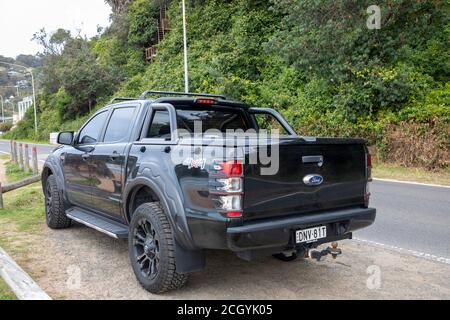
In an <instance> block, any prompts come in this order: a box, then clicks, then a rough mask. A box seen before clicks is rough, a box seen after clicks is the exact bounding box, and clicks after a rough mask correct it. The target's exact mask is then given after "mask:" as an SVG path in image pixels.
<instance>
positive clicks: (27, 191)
mask: <svg viewBox="0 0 450 320" xmlns="http://www.w3.org/2000/svg"><path fill="white" fill-rule="evenodd" d="M2 159H5V158H4V157H3V156H2ZM5 169H6V170H5V174H6V180H7V181H8V182H14V181H18V180H22V179H23V178H26V177H28V176H30V175H31V174H26V173H24V172H23V171H21V170H20V169H19V168H18V167H17V166H15V165H12V164H11V163H7V164H5ZM3 201H4V209H3V210H0V247H2V248H3V249H5V250H6V251H7V252H8V254H10V255H12V256H13V257H14V259H15V260H16V261H17V263H18V264H19V265H22V264H24V263H26V261H27V259H28V251H27V250H28V248H29V246H28V245H27V241H30V235H32V234H35V233H37V232H39V230H41V229H42V226H43V224H44V221H45V210H44V206H43V203H44V199H43V195H42V188H41V185H40V183H35V184H32V185H30V186H27V187H24V188H21V189H18V190H15V191H12V192H9V193H6V194H5V195H3ZM15 299H16V297H15V295H14V293H13V292H12V291H11V290H10V289H9V288H8V286H7V285H6V283H5V282H4V281H3V280H2V279H1V278H0V300H15Z"/></svg>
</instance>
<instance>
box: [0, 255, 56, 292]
mask: <svg viewBox="0 0 450 320" xmlns="http://www.w3.org/2000/svg"><path fill="white" fill-rule="evenodd" d="M0 276H2V278H3V280H5V282H6V284H7V285H8V286H9V287H10V288H11V290H12V291H13V292H14V294H15V295H16V297H17V298H18V299H19V300H52V298H50V297H49V296H48V294H46V293H45V292H44V291H43V290H42V289H41V288H40V287H39V286H38V285H37V283H36V282H34V280H33V279H31V278H30V276H29V275H28V274H27V273H26V272H25V271H23V269H22V268H21V267H19V265H18V264H17V263H16V262H15V261H14V260H13V259H12V258H11V257H10V256H9V255H8V254H7V253H6V252H5V251H4V250H3V249H2V248H0Z"/></svg>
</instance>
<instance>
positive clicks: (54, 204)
mask: <svg viewBox="0 0 450 320" xmlns="http://www.w3.org/2000/svg"><path fill="white" fill-rule="evenodd" d="M44 196H45V220H46V222H47V226H48V227H49V228H50V229H55V230H58V229H66V228H69V227H70V225H71V224H72V220H70V219H69V218H68V217H67V216H66V212H65V210H64V200H63V198H62V195H61V192H60V191H59V189H58V185H57V184H56V179H55V177H54V176H53V175H51V176H49V177H48V179H47V181H46V183H45V189H44Z"/></svg>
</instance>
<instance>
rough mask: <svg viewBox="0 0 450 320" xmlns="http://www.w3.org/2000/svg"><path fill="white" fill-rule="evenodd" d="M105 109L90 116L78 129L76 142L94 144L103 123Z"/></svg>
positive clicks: (105, 113) (105, 114) (105, 115)
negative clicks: (80, 128) (85, 123)
mask: <svg viewBox="0 0 450 320" xmlns="http://www.w3.org/2000/svg"><path fill="white" fill-rule="evenodd" d="M107 116H108V112H107V111H103V112H102V113H99V114H97V115H96V116H95V117H94V118H92V119H91V120H90V121H89V122H88V124H87V125H86V126H85V127H84V128H83V129H82V130H81V131H80V134H79V138H78V143H79V144H94V143H97V141H98V139H99V138H100V134H101V132H102V129H103V125H104V124H105V121H106V117H107Z"/></svg>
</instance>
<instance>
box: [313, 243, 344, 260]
mask: <svg viewBox="0 0 450 320" xmlns="http://www.w3.org/2000/svg"><path fill="white" fill-rule="evenodd" d="M329 254H331V256H332V257H333V259H336V258H337V257H338V256H340V255H341V254H342V250H341V249H338V243H337V242H334V243H333V244H332V245H331V247H328V248H326V249H325V250H322V251H320V250H316V249H312V250H309V251H308V257H309V258H310V259H316V260H317V261H318V262H320V260H322V258H323V257H326V256H327V255H329Z"/></svg>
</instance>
